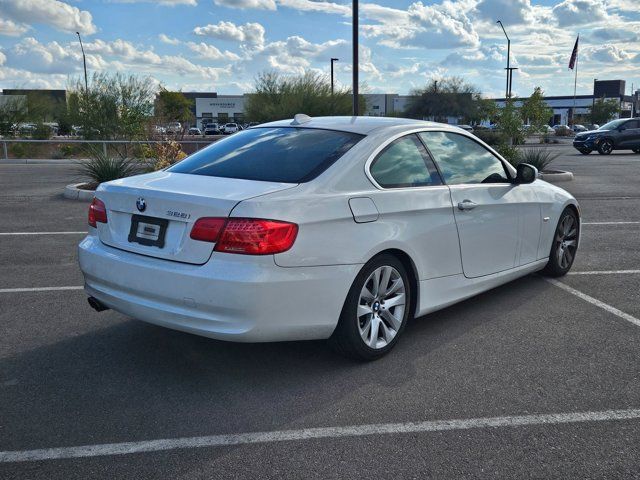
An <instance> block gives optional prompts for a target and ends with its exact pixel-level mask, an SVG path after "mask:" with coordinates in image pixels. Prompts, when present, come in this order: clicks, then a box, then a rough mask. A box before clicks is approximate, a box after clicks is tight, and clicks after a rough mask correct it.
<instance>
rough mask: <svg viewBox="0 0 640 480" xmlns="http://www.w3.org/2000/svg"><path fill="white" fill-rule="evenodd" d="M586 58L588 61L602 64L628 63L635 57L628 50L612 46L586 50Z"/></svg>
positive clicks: (607, 45) (605, 45)
mask: <svg viewBox="0 0 640 480" xmlns="http://www.w3.org/2000/svg"><path fill="white" fill-rule="evenodd" d="M585 56H586V58H587V59H588V60H595V61H596V62H601V63H618V62H626V61H628V60H629V59H631V58H632V57H633V55H632V54H630V53H629V52H627V51H626V50H623V49H621V48H619V47H618V46H617V45H612V44H604V45H600V46H596V47H590V48H588V49H587V50H586V52H585Z"/></svg>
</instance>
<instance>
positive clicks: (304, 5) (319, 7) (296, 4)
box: [278, 0, 351, 16]
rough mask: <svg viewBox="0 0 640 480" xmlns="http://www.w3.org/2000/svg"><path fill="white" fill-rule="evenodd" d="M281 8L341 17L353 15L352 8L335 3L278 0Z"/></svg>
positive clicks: (307, 0)
mask: <svg viewBox="0 0 640 480" xmlns="http://www.w3.org/2000/svg"><path fill="white" fill-rule="evenodd" d="M278 5H279V6H281V7H287V8H293V9H295V10H301V11H305V12H322V13H334V14H339V15H345V16H346V15H351V7H350V6H347V5H340V4H337V3H333V2H324V1H321V2H315V1H312V0H278Z"/></svg>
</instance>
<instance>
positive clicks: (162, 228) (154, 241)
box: [129, 215, 169, 248]
mask: <svg viewBox="0 0 640 480" xmlns="http://www.w3.org/2000/svg"><path fill="white" fill-rule="evenodd" d="M168 225H169V221H168V220H166V219H164V218H154V217H147V216H145V215H132V216H131V229H130V230H129V242H132V243H139V244H140V245H145V246H147V247H158V248H164V237H165V235H166V233H167V226H168Z"/></svg>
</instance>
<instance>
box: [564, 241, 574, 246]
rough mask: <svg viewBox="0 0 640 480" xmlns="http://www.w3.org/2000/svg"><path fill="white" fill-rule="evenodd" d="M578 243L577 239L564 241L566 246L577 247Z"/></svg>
mask: <svg viewBox="0 0 640 480" xmlns="http://www.w3.org/2000/svg"><path fill="white" fill-rule="evenodd" d="M576 243H577V242H576V241H575V240H565V241H564V246H565V247H575V246H576Z"/></svg>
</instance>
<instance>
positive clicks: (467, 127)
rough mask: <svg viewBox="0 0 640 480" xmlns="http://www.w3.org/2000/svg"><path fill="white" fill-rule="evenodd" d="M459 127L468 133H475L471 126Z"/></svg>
mask: <svg viewBox="0 0 640 480" xmlns="http://www.w3.org/2000/svg"><path fill="white" fill-rule="evenodd" d="M457 127H458V128H461V129H462V130H465V131H467V132H473V127H472V126H471V125H457Z"/></svg>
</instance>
